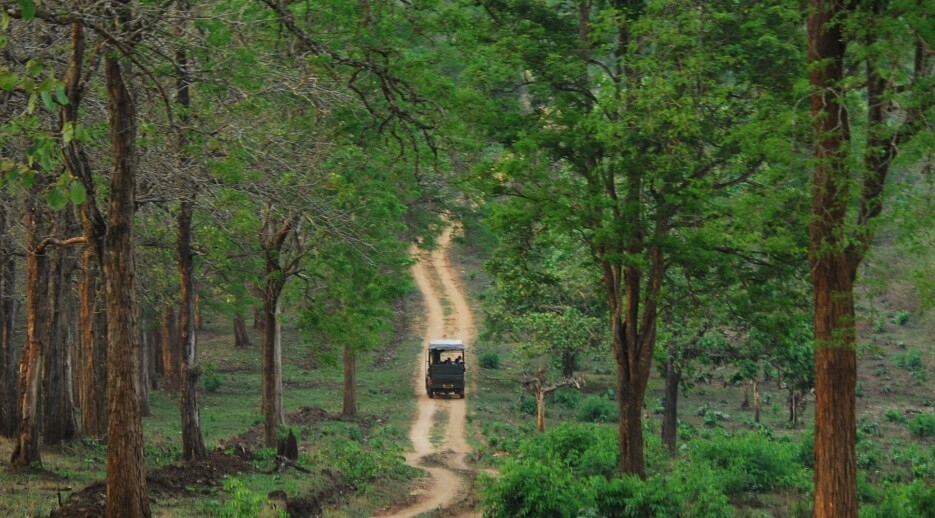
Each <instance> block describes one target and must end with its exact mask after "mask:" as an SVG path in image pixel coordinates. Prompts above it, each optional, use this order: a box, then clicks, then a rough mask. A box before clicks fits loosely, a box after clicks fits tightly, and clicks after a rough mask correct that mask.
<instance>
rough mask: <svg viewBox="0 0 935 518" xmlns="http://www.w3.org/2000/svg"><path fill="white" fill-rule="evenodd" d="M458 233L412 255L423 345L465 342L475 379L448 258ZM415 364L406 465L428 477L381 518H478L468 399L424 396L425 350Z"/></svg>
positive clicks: (468, 319)
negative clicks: (439, 434)
mask: <svg viewBox="0 0 935 518" xmlns="http://www.w3.org/2000/svg"><path fill="white" fill-rule="evenodd" d="M453 232H454V229H451V228H449V229H448V230H447V231H446V232H445V233H444V234H443V235H442V236H441V238H440V239H439V242H438V247H437V248H436V249H435V250H433V251H431V252H424V251H420V250H418V249H416V248H413V250H412V251H411V253H413V254H414V255H416V256H418V261H417V263H416V264H415V266H414V267H413V270H412V272H413V276H414V277H415V281H416V285H417V286H418V287H419V291H420V292H421V294H422V297H423V300H424V304H425V313H426V322H425V331H424V333H423V334H422V338H423V341H424V342H428V340H430V339H439V338H456V339H461V340H463V341H464V344H465V349H466V350H465V358H466V362H465V363H466V364H467V369H468V373H467V377H468V379H469V380H470V379H472V378H476V376H474V375H472V373H476V368H475V367H474V365H476V361H474V358H473V354H472V350H471V348H470V345H471V342H472V340H473V339H474V336H475V328H474V321H473V317H472V315H471V310H470V307H469V306H468V303H467V299H466V298H465V296H464V292H463V291H462V289H461V285H460V282H459V280H458V276H457V273H456V270H455V268H454V267H453V266H452V264H451V261H450V259H449V250H450V248H451V235H452V233H453ZM446 306H447V308H446ZM446 309H447V314H446ZM414 361H415V364H416V369H415V372H414V375H413V390H414V391H415V393H416V394H417V398H418V401H417V405H416V413H415V417H414V418H413V422H412V428H411V429H410V431H409V439H410V440H411V441H412V447H413V450H412V451H411V452H409V453H408V454H406V463H408V464H409V465H411V466H416V467H419V468H421V469H424V470H425V471H426V472H428V474H429V477H428V478H425V479H420V480H419V481H417V484H416V485H415V487H414V489H413V490H412V492H411V493H410V494H409V495H408V496H406V497H403V498H401V499H400V500H401V501H400V502H399V503H397V504H396V505H395V506H394V507H392V508H390V509H385V510H383V512H382V513H380V514H378V515H377V516H381V517H394V518H396V517H410V516H416V515H419V514H424V513H430V512H433V511H436V512H440V513H442V514H443V515H444V516H457V517H467V516H475V513H474V512H473V511H472V508H473V507H474V505H473V502H474V499H473V497H472V495H471V491H470V484H469V482H470V481H473V478H474V476H473V475H474V474H473V473H472V472H471V470H470V468H469V467H468V466H467V464H466V463H465V457H466V456H467V454H468V453H470V452H471V447H470V446H469V445H468V443H467V438H466V432H465V421H466V418H465V416H466V408H467V406H466V403H465V400H464V399H453V398H452V399H449V398H444V397H441V396H439V397H436V398H429V397H428V395H427V394H426V393H425V361H424V352H423V351H420V352H419V354H418V356H417V357H416V358H415V360H414ZM470 388H471V385H470V383H469V385H468V391H467V395H466V396H465V397H470ZM433 429H443V430H444V433H445V435H444V438H443V439H442V441H441V444H439V445H437V446H436V445H434V444H432V441H431V434H432V430H433ZM477 516H479V514H478V515H477Z"/></svg>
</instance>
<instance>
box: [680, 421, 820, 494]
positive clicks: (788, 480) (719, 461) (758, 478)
mask: <svg viewBox="0 0 935 518" xmlns="http://www.w3.org/2000/svg"><path fill="white" fill-rule="evenodd" d="M689 450H690V455H691V458H692V459H693V460H694V461H696V462H698V463H701V462H708V463H710V464H711V466H712V467H713V468H714V470H715V471H716V472H717V476H718V477H719V478H720V479H721V482H722V484H723V487H724V491H725V492H726V493H727V494H728V495H735V494H738V493H743V492H763V491H770V490H783V489H790V488H799V487H804V486H807V485H808V484H809V477H808V476H807V475H806V473H805V470H803V469H802V465H801V464H799V463H797V462H796V458H797V453H798V452H797V448H796V446H795V445H794V444H792V443H789V442H773V441H769V440H767V439H765V438H764V437H762V436H760V435H758V434H755V433H746V434H741V435H735V436H733V437H717V438H713V439H696V440H695V441H692V442H691V443H690V444H689Z"/></svg>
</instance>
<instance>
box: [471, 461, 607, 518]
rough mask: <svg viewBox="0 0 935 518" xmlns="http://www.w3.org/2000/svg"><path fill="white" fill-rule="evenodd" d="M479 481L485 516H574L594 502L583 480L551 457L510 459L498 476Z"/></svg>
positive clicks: (494, 517)
mask: <svg viewBox="0 0 935 518" xmlns="http://www.w3.org/2000/svg"><path fill="white" fill-rule="evenodd" d="M478 481H479V482H480V497H481V505H482V506H483V507H484V516H488V517H491V518H501V517H502V518H512V517H522V516H531V517H537V516H574V515H575V514H576V513H577V512H578V510H579V509H581V508H583V507H590V505H591V503H592V501H593V497H592V495H591V494H590V492H588V493H583V492H582V486H581V484H580V479H577V478H576V477H575V476H574V475H573V474H572V473H571V472H570V471H569V470H567V469H565V468H564V467H562V465H561V464H560V463H558V462H555V461H554V459H551V458H546V459H542V460H540V459H537V458H524V459H523V460H522V462H520V461H514V460H509V461H507V462H506V463H505V464H504V465H503V466H502V467H501V468H500V475H499V477H498V478H496V479H494V478H492V477H489V476H487V475H482V476H481V477H480V478H479V479H478Z"/></svg>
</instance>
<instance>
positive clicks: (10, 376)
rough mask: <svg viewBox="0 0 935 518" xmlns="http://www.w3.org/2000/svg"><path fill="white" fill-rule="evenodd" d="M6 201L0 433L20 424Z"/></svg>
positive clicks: (0, 207) (0, 247) (1, 249)
mask: <svg viewBox="0 0 935 518" xmlns="http://www.w3.org/2000/svg"><path fill="white" fill-rule="evenodd" d="M9 221H10V213H9V205H8V204H6V203H2V204H0V435H2V436H3V437H13V435H14V433H15V432H16V428H17V425H18V424H19V421H18V418H17V413H16V400H17V397H16V381H15V376H16V371H15V365H16V348H15V347H14V345H13V343H14V340H15V336H14V333H13V330H14V325H15V322H16V313H15V308H16V299H15V290H16V259H15V256H14V255H13V238H12V236H11V234H10V233H9V227H10V224H9Z"/></svg>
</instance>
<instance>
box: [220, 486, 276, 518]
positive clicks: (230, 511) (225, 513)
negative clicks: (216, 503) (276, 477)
mask: <svg viewBox="0 0 935 518" xmlns="http://www.w3.org/2000/svg"><path fill="white" fill-rule="evenodd" d="M224 491H227V492H228V493H230V494H231V499H230V500H228V501H227V502H225V503H224V505H223V506H222V507H221V509H220V513H219V514H220V515H221V516H222V517H224V518H228V517H230V518H239V517H240V516H259V514H260V510H261V509H263V503H264V502H266V496H265V495H262V494H258V493H254V492H253V491H250V489H248V488H247V486H246V484H244V483H243V482H242V481H240V480H238V479H236V478H232V477H228V478H226V479H225V480H224Z"/></svg>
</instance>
